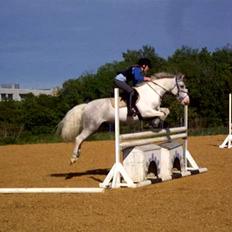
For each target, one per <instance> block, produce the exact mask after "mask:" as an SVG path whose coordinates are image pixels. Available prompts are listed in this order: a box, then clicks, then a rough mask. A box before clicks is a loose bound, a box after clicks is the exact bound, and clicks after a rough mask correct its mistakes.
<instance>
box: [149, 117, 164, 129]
mask: <svg viewBox="0 0 232 232" xmlns="http://www.w3.org/2000/svg"><path fill="white" fill-rule="evenodd" d="M160 125H161V119H160V118H158V117H157V118H154V119H153V120H151V121H150V126H151V127H152V128H153V129H158V128H159V127H160Z"/></svg>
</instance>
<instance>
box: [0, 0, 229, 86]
mask: <svg viewBox="0 0 232 232" xmlns="http://www.w3.org/2000/svg"><path fill="white" fill-rule="evenodd" d="M231 22H232V1H231V0H7V1H3V0H0V84H5V83H19V84H20V86H21V87H24V88H51V87H56V86H61V85H62V84H63V82H64V81H65V80H68V79H70V78H75V77H78V76H80V75H81V74H83V73H86V72H95V71H96V70H97V68H99V67H100V66H101V65H104V64H105V63H108V62H113V61H119V60H121V59H122V53H123V52H125V51H127V50H128V49H135V50H137V49H140V48H142V46H143V45H149V46H152V47H154V48H155V50H156V52H157V53H158V54H159V55H160V56H161V57H163V58H167V57H168V56H171V55H172V54H173V52H174V51H175V50H176V49H177V48H181V46H183V45H184V46H189V47H191V48H199V49H200V48H202V47H207V48H208V49H209V50H210V51H214V50H215V49H217V48H222V47H223V46H225V45H226V44H227V43H230V44H232V23H231Z"/></svg>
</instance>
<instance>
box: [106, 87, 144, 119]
mask: <svg viewBox="0 0 232 232" xmlns="http://www.w3.org/2000/svg"><path fill="white" fill-rule="evenodd" d="M138 99H139V94H138V92H137V91H136V90H135V89H134V95H133V97H132V106H133V108H134V109H135V111H136V114H137V115H138V114H140V113H139V111H138V109H137V107H136V102H137V101H138ZM110 102H111V105H112V106H113V108H114V107H115V102H114V98H110ZM118 105H119V108H123V107H127V103H126V96H125V95H121V96H119V104H118Z"/></svg>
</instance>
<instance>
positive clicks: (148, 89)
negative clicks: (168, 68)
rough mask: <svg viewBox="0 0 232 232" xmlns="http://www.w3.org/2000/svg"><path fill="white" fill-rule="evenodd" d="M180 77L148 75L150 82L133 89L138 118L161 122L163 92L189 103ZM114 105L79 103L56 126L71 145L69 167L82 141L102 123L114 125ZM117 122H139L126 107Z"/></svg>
mask: <svg viewBox="0 0 232 232" xmlns="http://www.w3.org/2000/svg"><path fill="white" fill-rule="evenodd" d="M183 78H184V75H183V74H177V75H173V74H169V73H157V74H154V75H153V76H152V81H149V82H144V83H143V84H141V85H140V86H138V87H135V90H136V91H137V92H138V94H139V98H138V100H137V102H136V107H137V109H138V110H139V112H140V115H141V116H142V117H143V118H145V119H149V118H150V119H154V118H155V117H159V118H160V119H161V120H163V121H164V120H165V118H166V117H167V115H168V114H169V109H167V108H161V107H160V105H161V100H162V97H163V95H164V94H165V93H166V92H171V93H172V94H173V95H175V96H176V97H177V99H178V100H179V101H180V102H181V104H189V96H188V91H187V89H186V87H185V84H184V81H183ZM114 112H115V111H114V106H113V104H112V99H110V98H102V99H96V100H93V101H91V102H89V103H88V104H80V105H77V106H75V107H73V108H72V109H71V110H70V111H68V112H67V114H66V115H65V117H64V118H63V119H62V121H61V122H60V123H59V124H58V128H57V132H58V134H60V135H61V137H62V138H63V139H64V140H65V141H73V140H74V138H75V146H74V150H73V154H72V158H71V164H72V163H74V162H76V161H77V159H78V158H79V156H80V147H81V144H82V142H83V141H84V140H85V139H87V138H88V137H89V136H90V135H91V134H93V133H94V132H96V131H97V130H98V128H99V127H100V125H101V124H102V123H103V122H114V117H115V116H114ZM119 119H120V121H124V122H126V121H128V120H130V121H131V120H135V121H136V120H139V118H138V116H135V117H133V119H131V118H130V119H128V117H127V107H126V105H124V106H123V107H121V108H120V109H119Z"/></svg>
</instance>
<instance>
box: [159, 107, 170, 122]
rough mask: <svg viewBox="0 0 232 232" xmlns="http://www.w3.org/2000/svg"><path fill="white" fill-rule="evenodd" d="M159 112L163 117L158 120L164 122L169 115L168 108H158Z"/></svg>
mask: <svg viewBox="0 0 232 232" xmlns="http://www.w3.org/2000/svg"><path fill="white" fill-rule="evenodd" d="M160 112H163V116H160V119H161V120H162V121H165V119H166V118H167V116H168V115H169V113H170V110H169V109H168V108H164V107H160Z"/></svg>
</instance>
